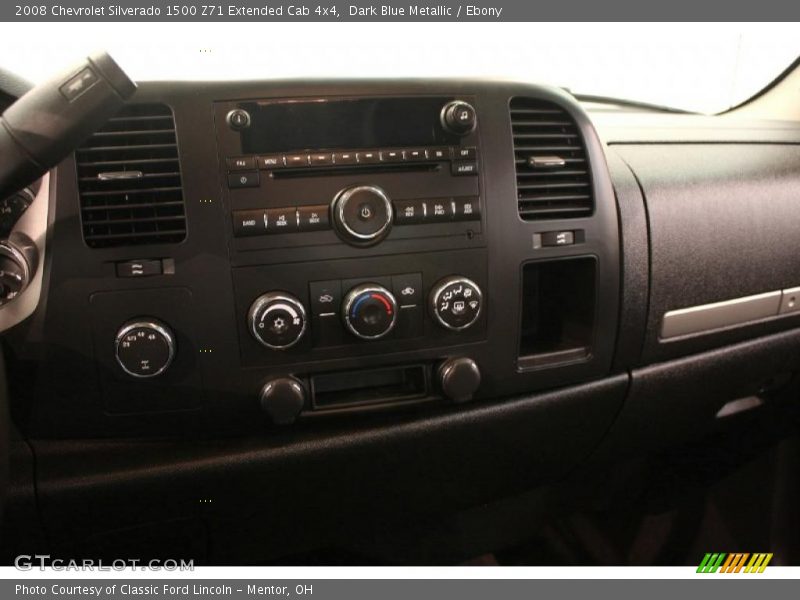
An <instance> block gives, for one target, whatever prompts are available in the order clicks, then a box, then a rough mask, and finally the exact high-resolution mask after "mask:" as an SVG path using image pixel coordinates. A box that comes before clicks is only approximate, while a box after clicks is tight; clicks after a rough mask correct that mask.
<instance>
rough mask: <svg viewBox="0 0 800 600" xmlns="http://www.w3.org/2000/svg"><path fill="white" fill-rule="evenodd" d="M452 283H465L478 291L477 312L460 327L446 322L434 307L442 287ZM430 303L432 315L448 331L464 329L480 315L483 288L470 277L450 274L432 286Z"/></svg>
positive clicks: (442, 289) (470, 325)
mask: <svg viewBox="0 0 800 600" xmlns="http://www.w3.org/2000/svg"><path fill="white" fill-rule="evenodd" d="M453 283H461V284H466V285H468V286H469V287H471V288H473V289H474V290H475V291H476V292H477V293H478V301H479V302H480V304H479V305H478V312H477V313H475V318H474V319H472V320H471V321H470V322H469V323H467V324H465V325H462V326H461V327H453V326H452V325H450V324H449V323H447V322H446V321H445V320H444V319H442V317H441V315H439V311H438V310H437V308H436V307H437V306H438V304H439V296H440V295H441V294H442V292H443V291H444V288H446V287H447V286H448V285H451V284H453ZM430 305H431V312H432V313H433V316H434V317H436V320H437V321H438V322H439V324H440V325H441V326H442V327H444V328H445V329H449V330H450V331H464V330H465V329H467V328H469V327H472V326H473V325H474V324H475V321H477V320H478V317H480V316H481V312H483V290H481V288H480V286H479V285H478V284H477V283H475V282H474V281H472V280H471V279H468V278H466V277H462V276H461V275H451V276H450V277H445V278H444V279H440V280H439V282H438V283H436V284H435V285H434V286H433V289H432V290H431V294H430Z"/></svg>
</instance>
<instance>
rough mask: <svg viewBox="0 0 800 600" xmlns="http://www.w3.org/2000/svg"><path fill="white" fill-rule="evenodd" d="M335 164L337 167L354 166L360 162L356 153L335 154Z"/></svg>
mask: <svg viewBox="0 0 800 600" xmlns="http://www.w3.org/2000/svg"><path fill="white" fill-rule="evenodd" d="M333 162H334V163H335V164H337V165H354V164H356V163H357V162H358V157H357V153H356V152H334V153H333Z"/></svg>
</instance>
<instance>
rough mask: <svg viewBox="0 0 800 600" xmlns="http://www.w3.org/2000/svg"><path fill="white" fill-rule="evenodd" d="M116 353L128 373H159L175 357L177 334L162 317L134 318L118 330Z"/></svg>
mask: <svg viewBox="0 0 800 600" xmlns="http://www.w3.org/2000/svg"><path fill="white" fill-rule="evenodd" d="M116 355H117V362H118V363H119V366H120V367H122V370H123V371H125V372H126V373H127V374H128V375H131V376H133V377H139V378H149V377H156V376H157V375H161V374H162V373H163V372H164V371H166V370H167V367H169V365H170V364H171V363H172V359H173V358H175V336H174V335H173V334H172V331H171V330H170V329H169V327H167V326H166V325H165V324H164V323H162V322H161V321H157V320H155V319H150V318H141V319H134V320H133V321H128V322H127V323H125V324H124V325H123V326H122V327H121V328H120V330H119V331H118V332H117V339H116Z"/></svg>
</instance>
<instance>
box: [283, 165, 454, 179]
mask: <svg viewBox="0 0 800 600" xmlns="http://www.w3.org/2000/svg"><path fill="white" fill-rule="evenodd" d="M441 168H442V165H441V163H435V162H430V163H414V164H365V165H336V166H333V165H331V166H325V167H303V168H299V169H281V170H279V171H278V170H276V171H272V172H271V176H272V177H273V178H274V179H296V178H298V177H330V176H331V175H348V174H351V173H360V174H361V173H432V172H436V171H439V170H441Z"/></svg>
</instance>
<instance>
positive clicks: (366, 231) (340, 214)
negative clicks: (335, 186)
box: [333, 185, 394, 246]
mask: <svg viewBox="0 0 800 600" xmlns="http://www.w3.org/2000/svg"><path fill="white" fill-rule="evenodd" d="M393 217H394V211H393V209H392V203H391V202H390V200H389V197H388V196H387V195H386V192H384V191H383V190H382V189H381V188H379V187H377V186H374V185H358V186H355V187H351V188H346V189H344V190H342V191H341V192H339V194H338V195H337V196H336V198H335V199H334V200H333V222H334V224H335V225H336V231H337V232H338V233H339V235H340V236H341V237H342V238H344V240H345V241H347V242H348V243H350V244H354V245H357V246H369V245H371V244H376V243H378V242H379V241H381V240H382V239H383V238H384V237H386V235H387V234H388V233H389V229H390V228H391V225H392V219H393Z"/></svg>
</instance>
